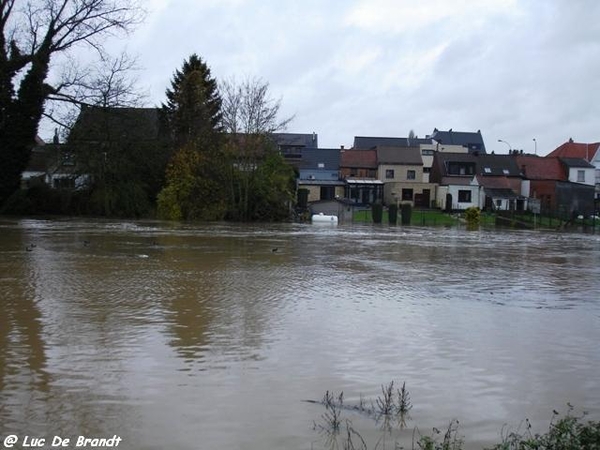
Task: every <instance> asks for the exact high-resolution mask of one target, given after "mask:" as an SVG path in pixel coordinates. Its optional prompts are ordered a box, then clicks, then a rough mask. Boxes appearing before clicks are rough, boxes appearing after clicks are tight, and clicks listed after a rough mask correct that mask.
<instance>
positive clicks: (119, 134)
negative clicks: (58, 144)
mask: <svg viewBox="0 0 600 450" xmlns="http://www.w3.org/2000/svg"><path fill="white" fill-rule="evenodd" d="M159 117H160V110H159V109H158V108H101V107H91V106H88V107H84V108H83V109H82V110H81V113H80V114H79V117H78V118H77V121H76V122H75V125H74V126H73V129H72V131H71V133H70V135H69V141H70V142H74V141H87V142H102V141H104V142H106V141H113V142H114V141H123V140H126V141H149V140H156V139H157V138H159V135H160V134H161V126H160V120H159Z"/></svg>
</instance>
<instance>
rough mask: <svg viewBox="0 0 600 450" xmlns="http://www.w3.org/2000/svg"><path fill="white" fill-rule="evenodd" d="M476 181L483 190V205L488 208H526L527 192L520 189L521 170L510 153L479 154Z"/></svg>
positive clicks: (519, 209)
mask: <svg viewBox="0 0 600 450" xmlns="http://www.w3.org/2000/svg"><path fill="white" fill-rule="evenodd" d="M476 161H477V181H478V183H479V185H480V186H481V188H482V190H483V195H484V199H483V207H484V208H486V209H489V210H492V209H496V210H511V211H513V210H517V211H523V210H525V208H526V204H525V200H526V198H527V193H524V192H523V190H522V181H523V178H522V174H521V170H520V168H519V166H518V164H517V162H516V161H515V158H513V157H512V156H511V155H494V154H489V155H488V154H479V155H477V156H476Z"/></svg>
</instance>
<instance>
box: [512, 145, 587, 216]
mask: <svg viewBox="0 0 600 450" xmlns="http://www.w3.org/2000/svg"><path fill="white" fill-rule="evenodd" d="M514 158H515V161H516V163H517V165H518V166H519V167H520V170H521V173H522V175H523V178H524V182H523V183H524V185H525V186H528V195H529V197H530V198H535V199H537V200H538V201H539V203H540V210H541V212H542V214H551V215H555V216H560V217H562V218H565V219H566V218H570V217H571V216H572V215H573V214H574V213H577V215H579V214H585V215H590V214H592V213H593V211H594V189H595V188H594V184H593V181H589V182H587V183H586V182H585V180H586V179H588V180H590V179H593V174H594V167H593V166H591V164H589V163H587V162H586V161H585V160H584V159H580V158H558V157H551V156H546V157H538V156H531V155H516V156H514ZM582 172H583V173H582Z"/></svg>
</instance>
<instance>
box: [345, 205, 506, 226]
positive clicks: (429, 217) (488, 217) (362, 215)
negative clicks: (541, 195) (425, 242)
mask: <svg viewBox="0 0 600 450" xmlns="http://www.w3.org/2000/svg"><path fill="white" fill-rule="evenodd" d="M353 222H354V223H367V224H370V223H373V216H372V215H371V210H364V211H357V212H355V213H354V217H353ZM400 222H401V218H400V214H398V226H402V225H400ZM381 223H382V224H384V225H388V224H389V218H388V212H387V210H384V211H383V219H382V222H381ZM461 223H464V220H462V214H448V213H445V212H443V211H440V210H438V209H423V210H419V209H413V210H412V214H411V220H410V224H411V225H413V226H452V225H458V224H461ZM494 223H495V215H493V214H488V213H484V212H482V213H481V225H493V224H494Z"/></svg>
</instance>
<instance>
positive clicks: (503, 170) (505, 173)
mask: <svg viewBox="0 0 600 450" xmlns="http://www.w3.org/2000/svg"><path fill="white" fill-rule="evenodd" d="M502 173H503V174H504V175H508V174H509V173H510V172H509V171H508V169H502Z"/></svg>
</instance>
